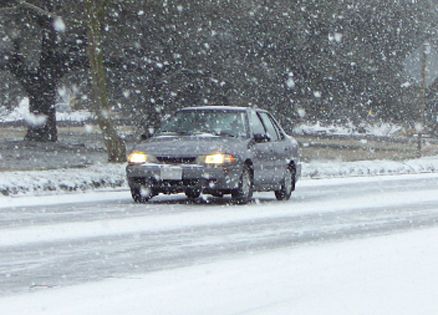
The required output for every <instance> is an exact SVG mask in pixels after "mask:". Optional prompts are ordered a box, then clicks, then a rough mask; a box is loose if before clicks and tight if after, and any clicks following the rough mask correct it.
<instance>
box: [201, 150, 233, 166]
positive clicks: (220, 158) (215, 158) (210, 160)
mask: <svg viewBox="0 0 438 315" xmlns="http://www.w3.org/2000/svg"><path fill="white" fill-rule="evenodd" d="M199 160H200V162H201V163H203V164H216V165H222V164H235V163H236V162H237V159H236V157H235V156H234V155H231V154H225V153H213V154H208V155H204V156H201V157H200V158H199Z"/></svg>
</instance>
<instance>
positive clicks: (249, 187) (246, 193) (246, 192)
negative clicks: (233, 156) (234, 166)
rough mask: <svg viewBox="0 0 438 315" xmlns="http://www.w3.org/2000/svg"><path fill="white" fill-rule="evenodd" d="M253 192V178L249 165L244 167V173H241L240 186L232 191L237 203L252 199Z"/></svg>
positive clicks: (232, 196) (233, 198)
mask: <svg viewBox="0 0 438 315" xmlns="http://www.w3.org/2000/svg"><path fill="white" fill-rule="evenodd" d="M252 193H253V178H252V172H251V169H250V168H249V166H247V165H245V166H244V167H243V171H242V175H240V181H239V188H237V189H235V190H234V191H233V192H232V193H231V198H232V200H233V201H234V202H235V203H238V204H245V203H248V202H249V201H250V200H251V199H252Z"/></svg>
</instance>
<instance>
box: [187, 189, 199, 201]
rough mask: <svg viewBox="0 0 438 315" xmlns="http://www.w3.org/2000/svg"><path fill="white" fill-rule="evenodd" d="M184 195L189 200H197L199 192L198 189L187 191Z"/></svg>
mask: <svg viewBox="0 0 438 315" xmlns="http://www.w3.org/2000/svg"><path fill="white" fill-rule="evenodd" d="M185 194H186V196H187V198H189V199H197V198H199V196H200V195H201V191H200V190H199V189H187V190H186V191H185Z"/></svg>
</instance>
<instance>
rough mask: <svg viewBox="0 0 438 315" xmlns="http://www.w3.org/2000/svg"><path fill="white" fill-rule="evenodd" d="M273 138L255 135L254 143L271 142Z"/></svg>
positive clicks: (259, 134)
mask: <svg viewBox="0 0 438 315" xmlns="http://www.w3.org/2000/svg"><path fill="white" fill-rule="evenodd" d="M270 140H271V138H270V137H269V136H268V135H267V134H261V133H256V134H254V141H255V142H256V143H263V142H269V141H270Z"/></svg>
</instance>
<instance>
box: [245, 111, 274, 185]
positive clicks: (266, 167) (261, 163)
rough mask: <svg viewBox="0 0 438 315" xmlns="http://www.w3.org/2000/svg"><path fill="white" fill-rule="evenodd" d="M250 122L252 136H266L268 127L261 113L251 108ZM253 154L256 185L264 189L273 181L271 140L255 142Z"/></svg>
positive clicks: (252, 146)
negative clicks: (261, 117) (260, 115)
mask: <svg viewBox="0 0 438 315" xmlns="http://www.w3.org/2000/svg"><path fill="white" fill-rule="evenodd" d="M249 123H250V129H251V137H253V138H254V135H259V136H266V129H265V126H264V125H263V123H262V121H261V120H260V117H259V115H258V114H257V113H256V112H255V111H253V110H251V111H250V112H249ZM251 151H252V155H253V170H254V178H253V180H254V186H255V187H256V189H263V188H264V187H265V186H267V185H268V184H269V183H270V181H271V171H272V170H271V166H272V165H270V164H269V163H270V158H271V152H270V151H271V146H270V144H269V142H255V141H254V142H253V143H252V145H251Z"/></svg>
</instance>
